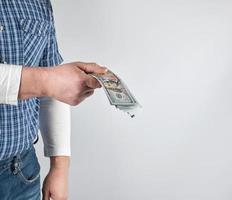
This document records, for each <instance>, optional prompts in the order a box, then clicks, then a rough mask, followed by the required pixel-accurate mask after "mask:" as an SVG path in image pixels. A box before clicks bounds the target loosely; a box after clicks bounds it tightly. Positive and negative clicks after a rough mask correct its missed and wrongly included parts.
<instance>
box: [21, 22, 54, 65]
mask: <svg viewBox="0 0 232 200" xmlns="http://www.w3.org/2000/svg"><path fill="white" fill-rule="evenodd" d="M20 27H21V31H22V45H23V64H24V65H25V66H38V65H39V62H40V60H41V59H42V55H43V52H44V50H45V47H46V45H47V44H48V39H49V34H51V32H52V23H51V22H49V21H46V20H37V19H21V20H20Z"/></svg>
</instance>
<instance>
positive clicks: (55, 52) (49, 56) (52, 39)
mask: <svg viewBox="0 0 232 200" xmlns="http://www.w3.org/2000/svg"><path fill="white" fill-rule="evenodd" d="M62 62H63V58H62V56H61V55H60V52H59V48H58V43H57V39H56V30H55V26H54V21H53V23H52V29H51V31H50V33H49V37H48V43H47V46H46V48H45V50H44V52H43V56H42V58H41V60H40V63H39V66H42V67H50V66H56V65H59V64H61V63H62Z"/></svg>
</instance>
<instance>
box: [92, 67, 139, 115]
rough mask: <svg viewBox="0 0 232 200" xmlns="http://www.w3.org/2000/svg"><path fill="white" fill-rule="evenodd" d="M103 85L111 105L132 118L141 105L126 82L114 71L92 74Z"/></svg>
mask: <svg viewBox="0 0 232 200" xmlns="http://www.w3.org/2000/svg"><path fill="white" fill-rule="evenodd" d="M91 75H92V76H93V77H95V78H96V79H97V80H98V81H99V83H100V84H101V85H102V87H103V89H104V91H105V93H106V96H107V97H108V99H109V102H110V104H111V105H113V106H115V107H116V108H118V109H119V110H122V111H124V112H127V113H128V114H129V115H130V116H131V117H132V118H133V117H135V112H136V111H137V109H138V108H140V107H141V105H140V104H139V103H138V101H137V100H136V99H135V97H134V95H132V93H131V92H130V90H129V89H128V87H127V86H126V85H125V83H124V82H123V81H122V80H121V79H120V78H119V77H118V76H117V75H116V74H114V73H113V72H112V71H110V70H108V71H107V72H106V73H104V74H96V73H94V74H91Z"/></svg>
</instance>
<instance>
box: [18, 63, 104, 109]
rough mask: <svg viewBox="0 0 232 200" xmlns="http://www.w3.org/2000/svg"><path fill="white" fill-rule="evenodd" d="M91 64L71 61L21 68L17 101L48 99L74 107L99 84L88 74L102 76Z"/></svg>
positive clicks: (101, 68)
mask: <svg viewBox="0 0 232 200" xmlns="http://www.w3.org/2000/svg"><path fill="white" fill-rule="evenodd" d="M106 71H107V69H106V68H105V67H101V66H99V65H97V64H95V63H83V62H73V63H68V64H64V65H60V66H56V67H51V68H47V67H35V68H32V67H24V68H23V70H22V78H21V84H20V90H19V99H26V98H30V97H33V96H48V97H52V98H55V99H57V100H59V101H62V102H64V103H67V104H69V105H72V106H74V105H78V104H79V103H80V102H82V101H83V100H84V99H85V98H87V97H89V96H91V95H92V94H93V92H94V90H95V89H96V88H99V87H101V86H100V84H99V82H98V81H97V80H96V79H95V78H93V77H92V76H90V75H88V73H105V72H106Z"/></svg>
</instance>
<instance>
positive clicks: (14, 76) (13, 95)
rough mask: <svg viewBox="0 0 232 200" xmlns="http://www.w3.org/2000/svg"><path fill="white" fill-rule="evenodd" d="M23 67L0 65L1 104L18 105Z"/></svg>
mask: <svg viewBox="0 0 232 200" xmlns="http://www.w3.org/2000/svg"><path fill="white" fill-rule="evenodd" d="M21 73H22V66H19V65H8V64H0V104H11V105H18V93H19V86H20V81H21Z"/></svg>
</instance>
